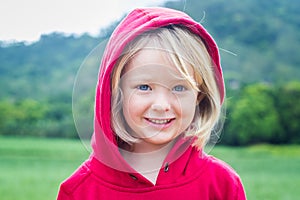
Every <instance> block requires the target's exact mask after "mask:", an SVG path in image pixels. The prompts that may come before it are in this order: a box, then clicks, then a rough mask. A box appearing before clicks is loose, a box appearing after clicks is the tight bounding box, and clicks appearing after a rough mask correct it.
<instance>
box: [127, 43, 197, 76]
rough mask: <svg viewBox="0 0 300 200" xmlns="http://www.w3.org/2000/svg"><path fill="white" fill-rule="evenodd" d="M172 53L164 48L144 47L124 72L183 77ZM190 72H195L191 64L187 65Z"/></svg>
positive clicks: (140, 74) (138, 74) (137, 74)
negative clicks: (173, 60) (171, 56)
mask: <svg viewBox="0 0 300 200" xmlns="http://www.w3.org/2000/svg"><path fill="white" fill-rule="evenodd" d="M171 54H172V53H170V52H168V51H166V50H162V49H152V48H151V49H142V50H140V51H139V52H138V53H137V54H136V55H135V56H134V57H133V58H132V59H131V60H130V61H129V62H128V63H127V65H126V66H125V68H124V70H123V73H128V72H130V74H132V75H136V76H144V75H147V74H148V75H150V74H152V75H155V76H157V77H161V76H162V75H163V77H161V78H166V77H165V76H166V75H169V76H173V77H177V78H180V77H181V78H183V75H182V74H181V73H180V71H179V69H178V66H176V63H174V62H172V59H171V58H170V55H171ZM187 71H188V74H190V75H192V74H193V69H192V67H191V66H188V67H187Z"/></svg>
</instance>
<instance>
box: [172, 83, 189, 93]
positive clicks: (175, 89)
mask: <svg viewBox="0 0 300 200" xmlns="http://www.w3.org/2000/svg"><path fill="white" fill-rule="evenodd" d="M184 90H186V88H185V87H184V86H182V85H176V86H175V87H174V88H173V91H176V92H182V91H184Z"/></svg>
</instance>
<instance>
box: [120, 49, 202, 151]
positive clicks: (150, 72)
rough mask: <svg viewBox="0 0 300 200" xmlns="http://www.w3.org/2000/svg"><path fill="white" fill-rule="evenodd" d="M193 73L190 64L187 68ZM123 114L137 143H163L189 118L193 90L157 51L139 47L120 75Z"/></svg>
mask: <svg viewBox="0 0 300 200" xmlns="http://www.w3.org/2000/svg"><path fill="white" fill-rule="evenodd" d="M188 72H189V74H191V75H192V74H193V70H192V67H189V68H188ZM121 89H122V92H123V105H122V106H123V115H124V117H125V120H126V123H127V124H128V126H129V128H130V131H132V135H134V136H135V137H138V138H140V139H141V144H142V143H144V144H145V145H148V147H149V146H151V147H150V148H152V149H153V150H154V149H155V147H160V146H162V145H165V144H167V143H169V142H170V141H172V140H173V139H175V138H176V137H177V136H178V135H180V134H181V133H182V132H183V131H184V130H186V129H187V128H188V127H189V126H190V124H191V123H192V121H193V118H194V114H195V109H196V104H197V91H196V90H194V89H193V88H192V87H191V85H190V84H189V82H188V81H187V80H185V79H184V77H183V76H182V75H181V74H180V73H179V71H178V70H177V68H176V67H175V66H174V64H172V63H171V62H170V61H169V60H168V58H167V53H166V52H163V51H161V50H154V49H153V50H152V49H151V50H150V49H147V50H146V49H144V50H141V51H140V52H139V53H138V54H137V55H136V56H135V57H134V58H133V59H132V60H131V61H130V62H129V63H128V65H127V66H126V67H125V69H124V73H123V75H122V77H121Z"/></svg>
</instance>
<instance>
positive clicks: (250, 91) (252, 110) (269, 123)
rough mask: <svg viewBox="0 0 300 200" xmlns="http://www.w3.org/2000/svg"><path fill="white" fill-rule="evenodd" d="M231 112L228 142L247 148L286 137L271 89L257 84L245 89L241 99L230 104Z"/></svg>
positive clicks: (227, 133) (227, 129) (227, 135)
mask: <svg viewBox="0 0 300 200" xmlns="http://www.w3.org/2000/svg"><path fill="white" fill-rule="evenodd" d="M230 110H231V113H229V117H230V120H229V122H228V123H229V124H228V126H227V128H226V139H225V140H226V142H228V143H230V144H233V145H245V144H254V143H265V142H270V141H272V140H273V139H274V138H277V139H278V140H280V139H282V138H283V132H282V128H281V126H280V123H279V115H278V113H277V111H276V108H275V104H274V100H273V97H272V90H271V88H270V87H269V86H267V85H265V84H254V85H250V86H247V87H245V88H244V90H243V92H242V94H241V97H240V98H239V99H238V100H236V101H235V102H232V103H231V104H230ZM224 137H225V136H224Z"/></svg>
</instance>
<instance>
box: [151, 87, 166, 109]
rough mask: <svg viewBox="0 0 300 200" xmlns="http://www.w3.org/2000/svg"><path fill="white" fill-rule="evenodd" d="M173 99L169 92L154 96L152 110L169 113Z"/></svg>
mask: <svg viewBox="0 0 300 200" xmlns="http://www.w3.org/2000/svg"><path fill="white" fill-rule="evenodd" d="M170 101H171V97H170V96H169V95H168V94H167V92H157V94H156V95H155V96H154V100H153V103H152V105H151V109H152V110H154V111H158V112H167V111H169V110H170V109H171V103H170Z"/></svg>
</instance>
